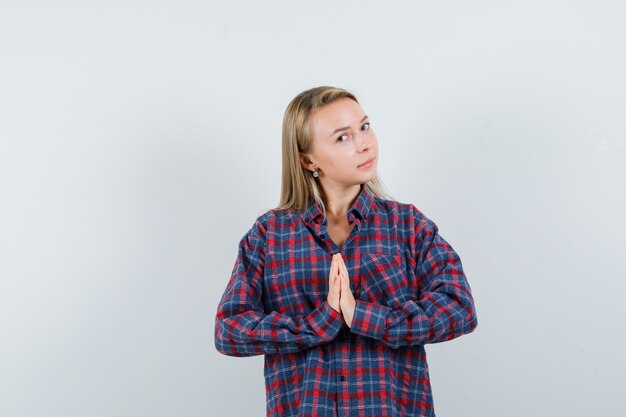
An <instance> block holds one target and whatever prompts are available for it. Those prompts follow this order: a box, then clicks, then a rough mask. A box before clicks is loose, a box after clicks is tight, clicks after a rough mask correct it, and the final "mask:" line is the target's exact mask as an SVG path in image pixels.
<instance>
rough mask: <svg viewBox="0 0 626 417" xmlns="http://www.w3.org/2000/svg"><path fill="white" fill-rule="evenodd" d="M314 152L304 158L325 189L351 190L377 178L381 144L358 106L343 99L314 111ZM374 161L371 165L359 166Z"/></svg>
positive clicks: (303, 160) (303, 161)
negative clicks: (337, 186)
mask: <svg viewBox="0 0 626 417" xmlns="http://www.w3.org/2000/svg"><path fill="white" fill-rule="evenodd" d="M310 123H311V132H312V134H313V146H312V151H311V152H310V153H308V154H301V159H302V164H303V166H304V167H305V168H306V169H308V170H309V171H311V173H312V171H314V170H315V169H317V171H318V172H319V178H318V180H319V181H321V182H322V183H323V184H325V185H341V186H352V185H356V184H363V183H365V182H367V181H370V180H372V179H373V178H374V177H376V168H377V165H378V143H377V141H376V135H375V134H374V131H373V130H372V128H371V126H370V123H369V119H368V117H367V116H366V115H365V113H364V112H363V109H362V108H361V106H360V105H359V103H357V102H355V101H354V100H352V99H349V98H341V99H339V100H336V101H334V102H333V103H330V104H327V105H325V106H323V107H321V108H318V109H315V110H314V112H313V113H312V114H311V118H310ZM370 158H373V159H374V160H373V162H372V163H369V164H368V165H364V166H359V165H361V164H363V163H364V162H365V161H367V160H369V159H370Z"/></svg>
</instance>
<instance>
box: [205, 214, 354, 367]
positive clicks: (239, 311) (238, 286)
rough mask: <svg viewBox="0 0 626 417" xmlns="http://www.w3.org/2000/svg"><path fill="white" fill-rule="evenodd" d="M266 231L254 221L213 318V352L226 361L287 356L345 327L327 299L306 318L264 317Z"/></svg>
mask: <svg viewBox="0 0 626 417" xmlns="http://www.w3.org/2000/svg"><path fill="white" fill-rule="evenodd" d="M265 230H266V229H265V227H264V226H263V225H262V224H261V223H260V222H259V221H258V220H257V222H256V223H255V224H254V226H253V227H252V228H251V229H250V230H249V231H248V232H247V233H246V234H245V235H244V236H243V237H242V238H241V240H240V242H239V249H238V255H237V259H236V261H235V265H234V267H233V270H232V274H231V277H230V280H229V282H228V284H227V286H226V290H225V291H224V294H223V295H222V298H221V300H220V302H219V305H218V308H217V314H216V317H215V347H216V348H217V350H218V351H219V352H220V353H222V354H224V355H228V356H254V355H262V354H269V353H289V352H296V351H301V350H305V349H308V348H310V347H313V346H316V345H319V344H322V343H326V342H329V341H331V340H333V339H334V338H335V336H337V334H338V333H339V330H340V329H341V326H342V324H343V318H342V316H341V315H340V313H339V312H338V311H336V310H334V309H333V308H332V307H331V306H330V304H328V302H327V301H326V300H325V301H324V302H322V303H320V304H319V305H318V306H317V307H316V308H315V309H313V310H312V311H311V312H309V313H308V314H307V315H296V316H289V315H285V314H281V313H278V312H276V311H272V312H269V313H268V314H266V313H265V309H264V306H263V302H262V291H263V271H264V257H265Z"/></svg>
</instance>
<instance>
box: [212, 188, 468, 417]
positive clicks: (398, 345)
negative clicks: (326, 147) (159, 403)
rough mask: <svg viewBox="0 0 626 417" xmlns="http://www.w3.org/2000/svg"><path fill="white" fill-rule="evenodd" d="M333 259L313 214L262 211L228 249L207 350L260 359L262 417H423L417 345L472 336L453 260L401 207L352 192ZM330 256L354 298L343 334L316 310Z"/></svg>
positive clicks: (423, 370) (327, 310)
mask: <svg viewBox="0 0 626 417" xmlns="http://www.w3.org/2000/svg"><path fill="white" fill-rule="evenodd" d="M347 217H348V221H349V222H350V223H352V222H356V225H355V226H354V228H353V229H352V231H351V232H350V235H349V237H348V238H347V240H346V242H345V244H344V245H343V247H342V248H339V247H338V246H337V245H336V244H335V243H334V242H333V241H332V240H331V239H330V238H329V235H328V233H327V225H328V221H327V219H325V218H324V216H323V213H322V211H321V210H320V208H319V207H318V206H317V205H316V204H311V205H310V206H309V207H308V209H307V210H306V211H304V212H296V213H293V212H292V213H289V212H287V211H276V210H270V211H268V212H266V213H265V214H262V215H261V216H259V217H258V218H257V220H256V222H255V223H254V225H253V226H252V227H251V229H250V230H249V231H248V232H246V233H245V234H244V236H243V237H242V238H241V241H240V242H239V252H238V257H237V259H236V262H235V265H234V267H233V270H232V275H231V277H230V280H229V282H228V284H227V286H226V290H225V292H224V294H223V296H222V298H221V301H220V303H219V306H218V308H217V314H216V320H215V346H216V348H217V350H218V351H219V352H221V353H223V354H225V355H229V356H252V355H261V354H264V355H265V362H264V378H265V387H266V399H267V407H266V411H267V416H268V417H279V416H280V417H288V416H299V417H319V416H328V417H337V416H339V417H344V416H345V417H364V416H372V417H383V416H394V417H403V416H431V417H434V416H435V411H434V404H433V396H432V392H431V386H430V378H429V374H428V365H427V363H426V352H425V350H424V345H425V344H426V343H438V342H444V341H446V340H450V339H453V338H455V337H459V336H461V335H463V334H466V333H470V332H472V331H473V330H474V329H475V328H476V326H477V325H478V321H477V316H476V310H475V307H474V299H473V297H472V294H471V289H470V286H469V283H468V282H467V280H466V277H465V274H464V272H463V267H462V265H461V260H460V259H459V256H458V255H457V254H456V252H455V251H454V250H453V249H452V247H451V246H450V245H449V244H448V243H447V242H446V241H445V240H444V239H443V237H441V235H439V234H438V228H437V226H436V225H435V223H434V222H433V221H432V220H430V219H428V218H426V216H425V215H424V214H422V212H420V211H419V210H418V209H417V208H416V207H415V206H414V205H412V204H404V203H399V202H396V201H392V200H383V199H379V198H377V197H375V196H373V195H372V194H370V192H369V191H368V190H367V189H366V188H365V187H363V186H361V191H360V193H359V195H358V197H357V199H356V200H355V201H354V203H353V205H352V207H351V208H350V210H349V211H348V213H347ZM336 252H341V254H342V257H343V258H344V262H345V263H346V267H347V269H348V273H349V275H350V286H351V290H352V293H353V294H354V298H355V299H356V310H355V312H354V318H353V322H352V327H348V326H347V324H346V323H345V322H344V320H343V316H342V315H341V314H340V313H339V312H337V311H335V310H334V309H333V308H332V307H330V305H329V304H328V301H327V297H328V282H329V278H328V276H329V272H330V264H331V260H332V259H331V258H332V254H333V253H336Z"/></svg>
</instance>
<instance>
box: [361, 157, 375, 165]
mask: <svg viewBox="0 0 626 417" xmlns="http://www.w3.org/2000/svg"><path fill="white" fill-rule="evenodd" d="M373 160H374V158H370V159H368V160H367V161H364V162H363V163H362V164H359V167H361V166H363V165H365V164H369V163H370V162H372V161H373Z"/></svg>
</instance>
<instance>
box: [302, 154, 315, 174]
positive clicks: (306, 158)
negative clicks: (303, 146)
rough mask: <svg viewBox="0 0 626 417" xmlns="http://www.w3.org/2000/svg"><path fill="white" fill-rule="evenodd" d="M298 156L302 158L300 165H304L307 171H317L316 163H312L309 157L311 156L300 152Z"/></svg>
mask: <svg viewBox="0 0 626 417" xmlns="http://www.w3.org/2000/svg"><path fill="white" fill-rule="evenodd" d="M298 155H299V157H300V163H301V164H302V166H303V167H304V169H307V170H309V171H311V172H313V171H315V169H316V166H315V163H314V162H312V161H311V157H310V156H309V154H307V153H302V152H298Z"/></svg>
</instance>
